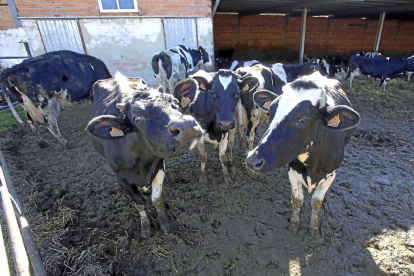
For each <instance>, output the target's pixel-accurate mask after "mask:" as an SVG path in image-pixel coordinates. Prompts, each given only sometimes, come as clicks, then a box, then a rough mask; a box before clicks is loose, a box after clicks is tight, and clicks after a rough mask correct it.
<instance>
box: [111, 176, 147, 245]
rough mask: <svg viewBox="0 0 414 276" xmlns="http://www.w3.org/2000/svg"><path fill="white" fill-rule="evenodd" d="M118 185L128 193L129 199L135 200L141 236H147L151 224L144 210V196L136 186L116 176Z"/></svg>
mask: <svg viewBox="0 0 414 276" xmlns="http://www.w3.org/2000/svg"><path fill="white" fill-rule="evenodd" d="M116 179H117V180H118V183H119V185H121V187H122V188H123V189H124V190H125V191H126V192H127V193H128V194H129V196H130V197H131V199H132V200H133V201H134V202H135V204H136V208H137V210H138V213H139V217H140V219H141V236H142V237H143V238H148V237H149V236H151V226H150V221H149V219H148V216H147V212H146V211H145V198H144V196H143V195H142V194H141V193H140V192H139V190H138V188H137V186H135V185H133V184H130V183H128V181H126V179H124V178H122V177H119V176H116Z"/></svg>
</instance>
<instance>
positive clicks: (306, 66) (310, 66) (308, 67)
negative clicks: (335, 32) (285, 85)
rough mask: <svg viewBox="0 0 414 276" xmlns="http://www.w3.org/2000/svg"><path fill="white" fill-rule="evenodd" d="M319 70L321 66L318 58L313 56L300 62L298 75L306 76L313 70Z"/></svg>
mask: <svg viewBox="0 0 414 276" xmlns="http://www.w3.org/2000/svg"><path fill="white" fill-rule="evenodd" d="M316 71H318V72H320V71H321V66H320V61H319V59H316V58H313V59H311V60H309V61H308V62H305V63H303V64H302V66H301V68H300V72H299V74H298V75H299V76H307V75H310V74H312V73H314V72H316Z"/></svg>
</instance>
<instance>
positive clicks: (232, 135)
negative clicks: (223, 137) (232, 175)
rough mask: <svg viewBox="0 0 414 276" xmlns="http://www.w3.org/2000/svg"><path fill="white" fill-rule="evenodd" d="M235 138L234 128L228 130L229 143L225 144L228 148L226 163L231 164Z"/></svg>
mask: <svg viewBox="0 0 414 276" xmlns="http://www.w3.org/2000/svg"><path fill="white" fill-rule="evenodd" d="M235 138H236V128H233V129H230V130H229V144H228V146H227V148H228V150H229V155H228V160H227V163H228V164H229V165H233V147H234V139H235Z"/></svg>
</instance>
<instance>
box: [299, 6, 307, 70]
mask: <svg viewBox="0 0 414 276" xmlns="http://www.w3.org/2000/svg"><path fill="white" fill-rule="evenodd" d="M307 14H308V9H307V8H304V9H303V10H302V26H301V28H300V46H299V64H302V63H303V55H304V53H305V35H306V15H307Z"/></svg>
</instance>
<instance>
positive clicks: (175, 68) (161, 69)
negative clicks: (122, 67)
mask: <svg viewBox="0 0 414 276" xmlns="http://www.w3.org/2000/svg"><path fill="white" fill-rule="evenodd" d="M208 64H211V61H210V57H209V54H208V53H207V52H206V50H205V49H204V48H203V47H201V46H200V47H199V48H198V50H196V49H189V48H187V47H185V46H183V45H179V46H175V47H173V48H170V49H168V50H165V51H161V52H159V53H156V54H155V55H154V56H153V58H152V62H151V65H152V70H153V71H154V74H155V75H154V76H155V79H156V80H157V83H158V85H160V86H163V87H165V89H166V90H167V92H168V93H170V94H172V93H173V91H174V87H175V84H176V83H177V82H178V81H180V80H182V79H185V78H186V77H187V73H188V72H190V71H192V70H195V69H199V68H200V67H201V66H203V65H208Z"/></svg>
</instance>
